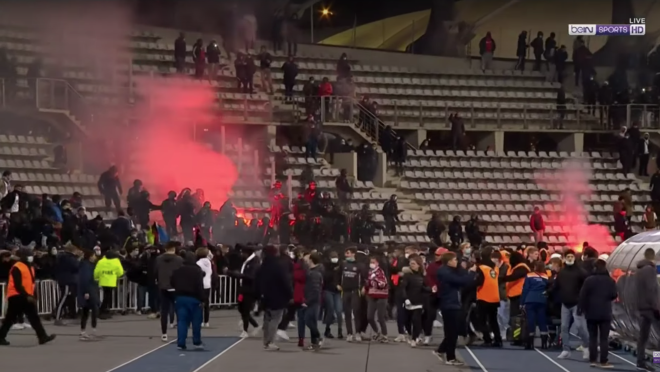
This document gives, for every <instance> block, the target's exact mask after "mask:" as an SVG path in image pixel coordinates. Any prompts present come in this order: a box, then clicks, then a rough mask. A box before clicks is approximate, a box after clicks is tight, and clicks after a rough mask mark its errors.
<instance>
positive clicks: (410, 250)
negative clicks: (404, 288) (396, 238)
mask: <svg viewBox="0 0 660 372" xmlns="http://www.w3.org/2000/svg"><path fill="white" fill-rule="evenodd" d="M417 252H418V250H417V247H415V246H407V247H405V249H404V250H403V255H402V254H401V249H400V248H398V249H396V250H395V251H394V253H395V256H394V258H393V259H392V264H391V265H390V268H389V272H390V282H391V286H390V288H391V290H392V293H391V294H390V296H389V297H390V298H391V299H390V306H392V307H393V308H395V309H396V326H397V331H398V332H399V334H398V335H397V337H396V338H394V342H406V341H407V338H406V330H405V324H406V313H405V311H404V310H403V302H404V299H403V298H402V293H401V291H398V290H397V288H398V286H399V278H400V276H401V273H402V270H403V268H404V267H408V266H409V264H410V262H409V260H408V258H409V257H410V256H411V255H412V254H417ZM402 256H403V257H402Z"/></svg>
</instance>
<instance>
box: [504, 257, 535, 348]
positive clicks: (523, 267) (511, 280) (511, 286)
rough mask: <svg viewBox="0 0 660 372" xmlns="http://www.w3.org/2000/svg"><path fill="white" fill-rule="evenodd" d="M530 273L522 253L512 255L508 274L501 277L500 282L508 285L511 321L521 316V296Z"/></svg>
mask: <svg viewBox="0 0 660 372" xmlns="http://www.w3.org/2000/svg"><path fill="white" fill-rule="evenodd" d="M529 272H530V269H529V266H528V265H527V261H526V260H525V259H524V257H523V255H522V254H521V253H520V252H513V253H511V255H510V257H509V268H508V270H507V273H506V275H504V276H501V277H500V282H501V283H502V282H503V283H506V296H507V297H508V298H509V317H510V319H511V318H513V317H515V316H518V315H520V296H521V295H522V289H523V284H524V283H525V278H526V277H527V274H528V273H529ZM514 343H518V341H514ZM518 345H519V346H521V345H522V342H519V344H518Z"/></svg>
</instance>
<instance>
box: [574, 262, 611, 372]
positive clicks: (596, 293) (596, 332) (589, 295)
mask: <svg viewBox="0 0 660 372" xmlns="http://www.w3.org/2000/svg"><path fill="white" fill-rule="evenodd" d="M603 256H604V257H602V256H601V257H599V258H598V259H597V260H596V263H595V264H594V272H593V274H592V275H591V276H589V277H588V278H587V279H586V280H585V281H584V284H583V285H582V288H581V289H580V295H579V301H578V305H577V308H578V313H580V314H582V315H584V317H585V319H586V320H587V329H588V330H589V363H591V366H592V367H596V366H598V367H601V368H612V367H613V366H612V364H610V363H609V362H608V359H607V357H608V355H609V335H610V325H611V324H612V301H614V300H616V298H617V289H616V282H615V281H614V279H612V277H611V276H610V273H609V272H608V271H607V268H606V265H607V262H606V261H607V255H603ZM598 349H600V350H598ZM598 352H600V360H599V363H600V364H596V357H597V356H598Z"/></svg>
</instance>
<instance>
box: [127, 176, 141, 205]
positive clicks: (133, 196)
mask: <svg viewBox="0 0 660 372" xmlns="http://www.w3.org/2000/svg"><path fill="white" fill-rule="evenodd" d="M142 190H143V188H142V181H141V180H135V181H133V187H131V188H130V189H128V193H127V194H126V201H127V202H128V206H129V207H131V208H133V209H135V207H136V205H137V201H138V200H139V199H140V193H141V192H142Z"/></svg>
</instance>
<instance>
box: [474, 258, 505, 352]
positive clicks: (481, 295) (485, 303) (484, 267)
mask: <svg viewBox="0 0 660 372" xmlns="http://www.w3.org/2000/svg"><path fill="white" fill-rule="evenodd" d="M492 253H493V249H492V248H491V247H488V248H485V249H483V250H482V251H481V257H480V258H479V265H478V268H477V270H476V272H477V277H476V284H477V313H478V314H479V317H480V318H481V319H480V320H481V321H480V322H479V323H481V325H482V326H483V327H484V328H483V339H484V346H493V347H502V334H501V333H500V326H499V323H498V322H497V310H498V308H499V306H500V289H499V284H498V278H499V274H500V273H499V268H498V267H497V266H496V265H495V263H494V262H493V261H492V260H491V255H492ZM491 332H492V333H493V336H494V338H495V340H494V342H493V339H492V338H491V337H490V334H491Z"/></svg>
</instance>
